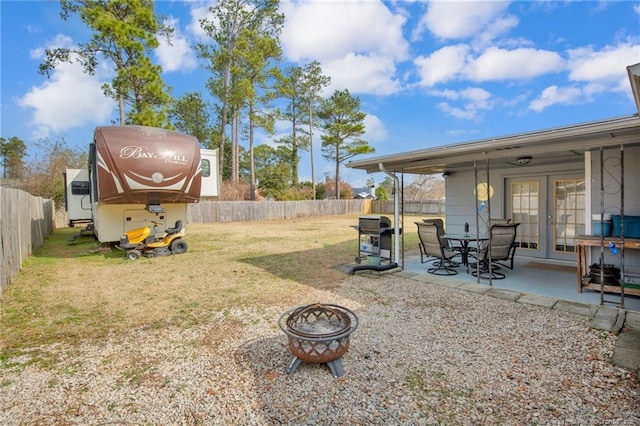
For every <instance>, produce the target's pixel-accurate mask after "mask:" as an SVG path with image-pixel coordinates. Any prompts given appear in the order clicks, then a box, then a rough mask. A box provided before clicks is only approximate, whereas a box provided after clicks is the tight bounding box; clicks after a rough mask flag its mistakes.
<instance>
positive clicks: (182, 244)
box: [171, 238, 188, 254]
mask: <svg viewBox="0 0 640 426" xmlns="http://www.w3.org/2000/svg"><path fill="white" fill-rule="evenodd" d="M187 247H188V245H187V242H186V241H185V240H183V239H182V238H176V239H175V240H173V241H172V242H171V251H172V252H173V254H182V253H184V252H185V251H187Z"/></svg>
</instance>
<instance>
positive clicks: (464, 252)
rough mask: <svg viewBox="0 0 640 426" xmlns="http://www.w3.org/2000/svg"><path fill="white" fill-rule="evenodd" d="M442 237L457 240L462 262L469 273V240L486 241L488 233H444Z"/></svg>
mask: <svg viewBox="0 0 640 426" xmlns="http://www.w3.org/2000/svg"><path fill="white" fill-rule="evenodd" d="M443 238H446V239H447V240H449V241H457V242H458V243H460V245H459V246H458V247H460V255H461V256H462V264H463V265H464V266H466V267H467V273H469V251H471V242H476V243H478V244H480V242H481V241H488V240H489V236H488V235H480V236H478V235H473V234H444V235H443Z"/></svg>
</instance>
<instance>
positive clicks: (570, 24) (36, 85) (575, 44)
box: [0, 0, 640, 186]
mask: <svg viewBox="0 0 640 426" xmlns="http://www.w3.org/2000/svg"><path fill="white" fill-rule="evenodd" d="M212 4H214V2H210V1H209V2H207V1H184V2H183V1H158V2H156V11H157V13H158V14H161V15H164V16H166V17H167V18H168V19H169V20H170V23H171V24H172V25H173V26H174V27H175V29H176V32H175V36H174V40H173V43H172V45H171V46H169V45H167V44H166V43H163V44H162V45H161V46H160V47H159V48H158V49H157V50H156V51H155V52H154V60H155V61H156V62H157V63H158V64H160V65H162V67H163V70H164V72H163V77H164V79H165V81H166V82H167V84H168V85H169V86H170V87H172V89H173V94H174V96H176V97H178V96H180V95H181V94H183V93H184V92H186V91H200V92H201V93H202V94H203V96H205V98H207V97H208V96H209V95H208V93H207V91H206V89H205V82H206V80H207V77H208V75H207V72H206V71H205V70H204V69H202V68H201V66H200V63H199V61H198V58H197V57H196V56H195V54H194V51H193V49H192V46H193V45H194V44H195V43H196V42H200V41H205V40H206V39H204V38H203V37H204V34H203V32H202V30H201V29H200V28H199V25H198V21H199V19H201V18H203V17H205V16H207V13H208V7H209V6H211V5H212ZM281 10H282V12H283V13H284V14H285V27H284V30H283V33H282V37H281V42H282V47H283V52H284V59H283V66H289V65H293V64H297V65H304V64H306V63H308V62H310V61H312V60H318V61H319V62H320V63H321V66H322V69H323V71H324V73H325V75H328V76H330V77H331V80H332V84H331V86H330V87H329V88H328V89H327V92H326V93H325V96H329V95H330V94H331V93H332V92H333V91H334V90H336V89H345V88H347V89H349V91H350V92H351V93H352V94H353V95H356V96H358V97H359V98H360V101H361V109H362V111H363V112H366V113H367V119H366V127H367V133H366V135H365V139H366V140H367V141H369V143H370V145H372V146H373V147H374V148H375V149H376V153H375V154H373V155H375V156H378V155H387V154H393V153H397V152H404V151H410V150H415V149H422V148H428V147H432V146H438V145H444V144H451V143H456V142H467V141H472V140H476V139H482V138H487V137H492V136H504V135H509V134H513V133H520V132H525V131H530V130H537V129H544V128H549V127H556V126H562V125H569V124H576V123H582V122H587V121H592V120H598V119H603V118H612V117H619V116H626V115H630V114H634V113H636V112H637V110H636V108H635V105H634V102H633V99H632V95H631V89H630V85H629V80H628V77H627V72H626V67H627V66H628V65H632V64H635V63H638V62H640V1H621V2H614V1H603V2H596V1H562V2H550V1H518V2H498V1H489V2H482V1H447V2H423V1H377V0H365V1H355V0H353V1H351V0H349V1H347V0H303V1H294V2H291V1H284V0H283V1H281ZM59 12H60V6H59V3H58V2H57V1H6V0H1V1H0V15H1V39H0V40H1V64H0V65H1V76H0V84H1V86H0V90H1V108H2V109H1V122H0V136H3V137H5V138H9V137H12V136H17V137H19V138H21V139H23V140H24V141H25V142H26V143H27V146H28V149H29V159H30V160H34V159H37V158H38V155H39V153H38V151H37V142H38V141H39V140H40V139H42V138H56V137H59V136H62V137H64V138H65V140H66V141H67V144H68V145H69V146H72V147H77V148H80V149H84V148H85V147H87V146H88V143H89V142H90V141H91V139H92V133H93V129H94V128H95V127H96V126H99V125H108V124H110V123H111V121H112V120H115V119H116V118H117V108H116V105H115V103H114V102H113V101H112V100H110V99H108V98H105V97H104V95H103V94H102V91H101V89H100V86H101V84H102V83H103V82H107V81H110V80H111V78H112V76H113V71H112V70H110V69H109V67H108V66H107V64H104V66H103V67H101V68H100V70H99V71H98V72H97V73H96V75H95V76H89V75H86V74H83V73H82V70H81V69H80V67H79V66H77V65H63V66H60V67H59V68H58V69H57V70H56V71H55V72H54V73H53V75H52V76H51V78H49V79H47V78H46V77H44V76H42V75H40V74H38V72H37V71H38V65H39V64H40V62H41V61H42V58H43V52H44V49H45V48H47V47H55V46H71V45H73V44H74V43H78V42H84V41H87V40H88V39H89V37H90V34H89V32H88V30H87V28H86V27H84V26H83V24H82V23H81V22H79V20H77V19H72V20H70V21H63V20H62V19H61V18H60V15H59ZM287 130H288V128H287V124H286V123H281V125H280V126H279V131H280V132H281V133H280V135H276V136H275V138H277V137H279V136H281V135H282V134H283V132H286V131H287ZM258 143H271V139H270V138H268V137H266V136H264V135H261V137H260V139H259V142H258ZM314 157H315V161H316V165H315V169H316V179H317V180H319V179H322V178H323V177H324V176H325V174H327V175H329V176H333V165H332V164H330V163H328V162H326V161H325V160H324V159H322V156H321V153H320V141H319V139H317V140H315V141H314ZM357 158H358V157H357ZM360 158H363V157H360ZM300 167H301V168H300V178H301V180H311V175H310V170H311V164H310V158H309V154H308V153H306V154H303V155H302V158H301V166H300ZM341 176H342V178H343V179H345V180H346V181H347V182H350V183H351V184H352V185H354V186H361V185H362V184H363V183H364V181H365V180H366V179H367V177H369V176H368V175H366V174H365V173H364V172H362V171H358V170H351V169H347V168H344V167H343V168H342V169H341ZM375 178H376V179H379V180H382V179H383V176H375Z"/></svg>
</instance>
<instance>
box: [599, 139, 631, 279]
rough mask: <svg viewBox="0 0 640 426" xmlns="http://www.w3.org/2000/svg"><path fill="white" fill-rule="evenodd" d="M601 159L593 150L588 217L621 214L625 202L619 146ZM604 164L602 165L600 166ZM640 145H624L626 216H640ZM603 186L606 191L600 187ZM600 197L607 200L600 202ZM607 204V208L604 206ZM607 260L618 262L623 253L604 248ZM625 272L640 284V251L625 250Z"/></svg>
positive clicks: (606, 261) (607, 261)
mask: <svg viewBox="0 0 640 426" xmlns="http://www.w3.org/2000/svg"><path fill="white" fill-rule="evenodd" d="M602 154H603V155H602V160H601V156H600V152H599V151H595V152H592V153H591V155H590V159H588V160H587V161H588V164H589V166H590V168H589V170H588V175H589V179H588V183H589V187H588V188H587V191H588V192H589V194H590V195H591V202H590V204H589V208H590V211H588V212H587V213H588V214H587V218H588V219H589V218H592V216H593V215H599V214H600V212H601V211H604V213H607V214H612V215H619V214H620V213H621V210H620V206H621V205H622V204H621V202H622V197H621V195H622V192H621V184H620V183H621V182H622V167H621V163H620V158H621V155H620V149H619V148H618V149H606V150H603V152H602ZM601 164H602V166H601ZM639 165H640V147H638V146H636V147H625V148H624V214H625V216H639V217H640V167H638V166H639ZM600 176H603V179H602V181H603V185H601V184H600V182H601V180H600ZM601 188H602V189H603V190H601ZM601 200H603V201H604V202H603V203H601ZM602 206H604V210H603V209H602ZM589 225H591V224H588V225H587V226H588V227H587V233H591V232H592V231H590V230H591V229H593V228H591V227H589ZM599 254H600V249H597V250H592V251H591V262H597V261H598V257H599ZM604 255H605V263H611V264H614V265H619V263H620V253H618V255H617V256H616V255H613V254H612V253H611V250H609V249H608V248H607V249H606V250H605V251H604ZM624 260H625V271H626V272H627V274H630V275H633V278H632V279H633V280H634V282H637V283H640V250H626V251H625V253H624Z"/></svg>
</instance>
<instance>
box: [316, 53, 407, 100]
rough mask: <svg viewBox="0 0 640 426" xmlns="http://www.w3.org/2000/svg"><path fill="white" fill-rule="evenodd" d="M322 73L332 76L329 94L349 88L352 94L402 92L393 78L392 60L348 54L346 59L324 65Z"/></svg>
mask: <svg viewBox="0 0 640 426" xmlns="http://www.w3.org/2000/svg"><path fill="white" fill-rule="evenodd" d="M322 72H323V73H324V74H325V75H330V76H331V84H330V86H329V87H327V92H329V93H332V92H333V90H335V89H339V90H343V89H345V88H348V89H349V91H350V92H351V93H367V94H372V95H390V94H393V93H396V92H398V91H399V90H400V87H401V84H400V83H399V82H398V81H397V80H395V79H393V78H392V76H393V74H394V72H395V64H394V63H393V61H392V60H391V59H390V58H384V57H380V58H376V57H375V56H370V57H367V56H361V55H354V54H347V55H346V56H345V57H343V58H340V59H336V60H334V61H329V62H326V63H324V64H323V67H322Z"/></svg>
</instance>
